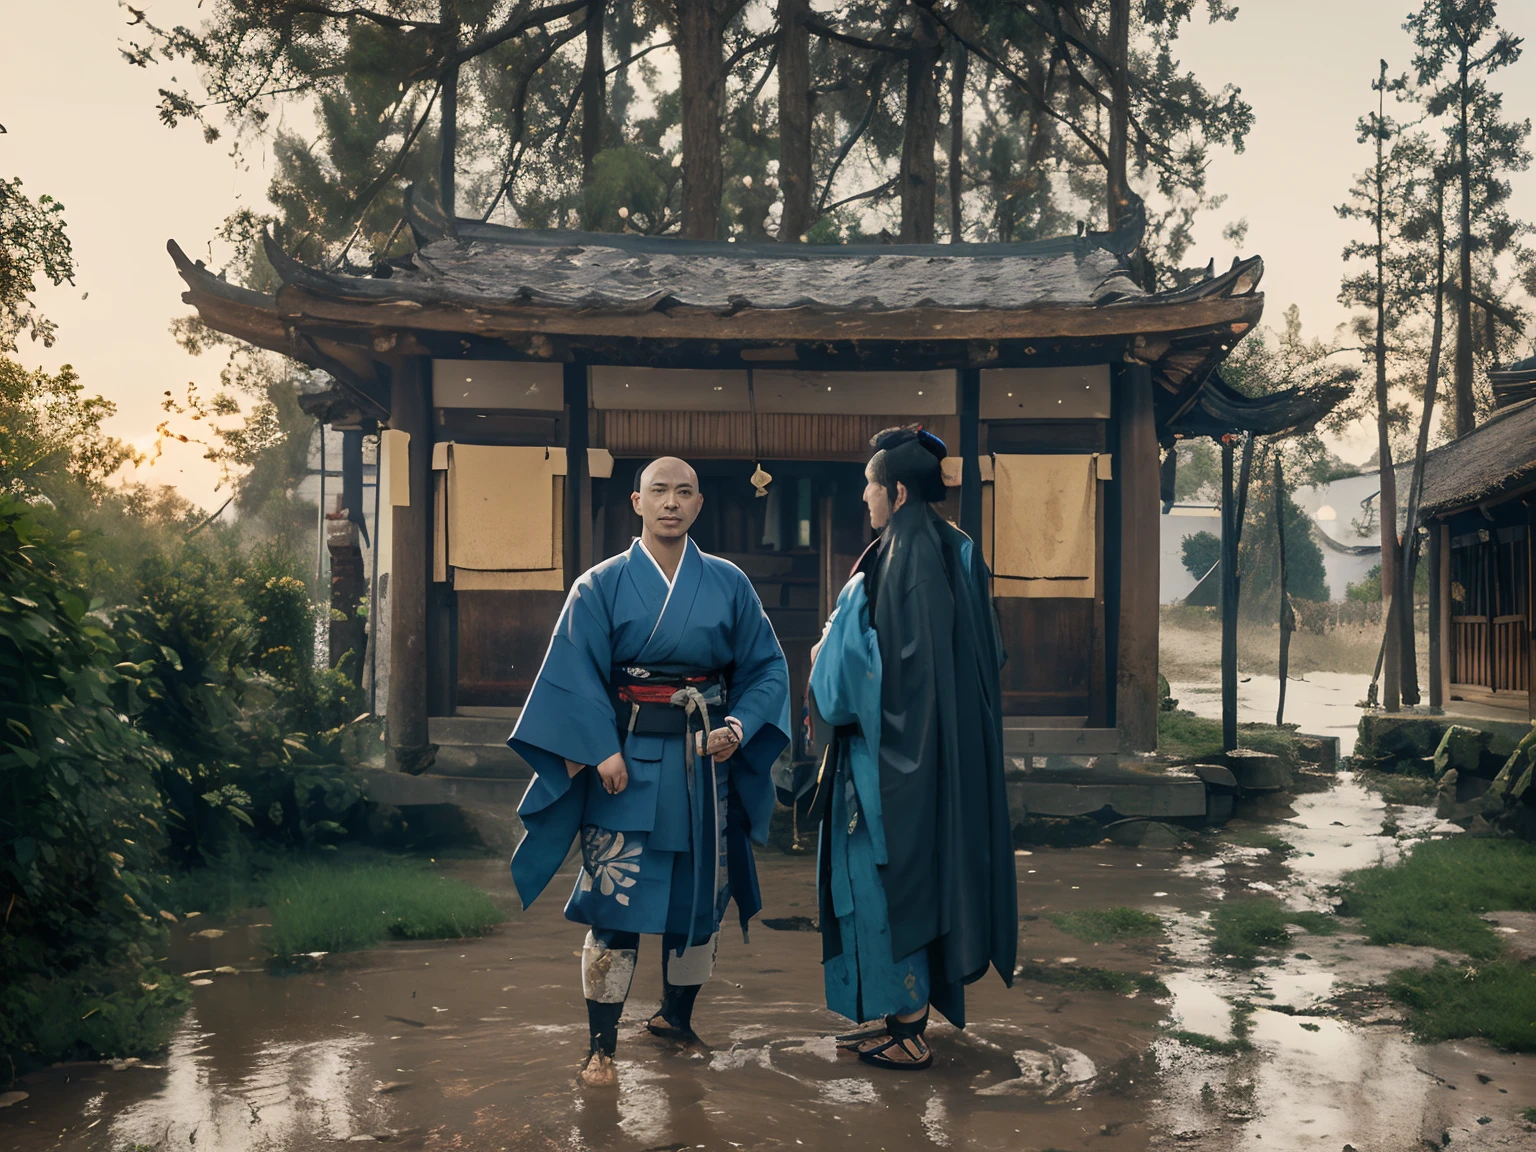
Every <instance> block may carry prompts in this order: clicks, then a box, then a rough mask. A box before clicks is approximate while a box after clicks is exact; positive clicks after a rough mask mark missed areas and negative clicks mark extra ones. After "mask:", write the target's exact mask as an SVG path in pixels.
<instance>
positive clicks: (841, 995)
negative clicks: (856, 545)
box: [811, 573, 929, 1020]
mask: <svg viewBox="0 0 1536 1152" xmlns="http://www.w3.org/2000/svg"><path fill="white" fill-rule="evenodd" d="M880 675H881V665H880V644H879V641H878V639H877V638H876V636H875V630H874V628H873V627H871V626H870V621H869V600H868V598H867V596H866V595H865V590H864V576H863V574H862V573H860V574H858V575H856V576H854V577H853V579H852V580H850V581H849V582H848V583H847V585H846V586H845V587H844V588H843V591H842V593H841V594H840V595H839V596H838V598H837V607H836V608H835V609H834V611H833V613H832V617H831V619H829V620H828V621H827V629H826V634H825V636H824V638H823V640H822V645H821V652H820V654H819V656H818V657H817V660H816V666H815V667H814V668H813V669H812V670H811V692H812V694H813V695H814V696H815V698H816V706H817V711H818V712H820V714H821V716H822V718H823V719H824V720H826V721H827V723H829V724H834V725H837V726H839V727H840V728H844V729H845V731H848V735H847V736H846V741H847V743H846V745H845V746H844V748H845V749H846V755H847V765H846V770H845V771H843V772H841V773H840V774H839V775H840V777H841V778H840V779H839V780H836V781H831V782H828V783H829V786H830V787H831V793H830V796H829V798H828V806H829V811H828V820H827V825H826V831H825V832H824V833H823V835H822V841H821V849H820V851H819V853H818V854H817V860H818V870H819V872H820V873H821V875H820V876H819V877H818V882H817V888H818V890H819V891H824V892H827V893H828V894H829V896H830V904H831V907H830V909H824V910H823V916H825V915H826V914H827V913H828V912H830V913H831V915H832V916H833V917H834V918H835V919H836V921H837V932H836V935H837V938H838V940H839V944H840V950H839V951H837V952H836V953H835V954H832V955H827V956H825V957H824V959H823V963H822V977H823V980H824V981H825V984H826V993H827V1007H828V1008H830V1009H832V1011H834V1012H837V1013H840V1014H841V1015H843V1016H846V1017H848V1019H850V1020H873V1019H875V1018H877V1017H880V1016H889V1015H894V1014H896V1013H901V1012H913V1011H916V1010H917V1009H919V1008H921V1007H922V1006H923V1005H924V1004H926V1003H928V998H929V973H928V953H927V951H926V950H925V949H920V950H918V951H917V952H914V953H912V954H911V955H910V956H906V957H903V958H901V959H899V960H897V959H893V957H892V955H891V925H890V916H889V913H888V910H887V908H886V901H885V889H884V887H883V885H882V884H881V880H880V872H879V869H880V866H881V865H884V864H886V863H887V861H888V856H887V853H886V847H885V821H884V819H883V818H882V812H881V800H880V765H879V759H878V757H879V748H880V723H881V718H880ZM842 750H843V749H838V751H842Z"/></svg>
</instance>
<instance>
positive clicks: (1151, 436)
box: [1112, 364, 1161, 752]
mask: <svg viewBox="0 0 1536 1152" xmlns="http://www.w3.org/2000/svg"><path fill="white" fill-rule="evenodd" d="M1113 371H1114V385H1115V388H1114V396H1113V401H1114V404H1115V407H1116V409H1117V410H1118V414H1119V419H1118V420H1117V421H1116V425H1115V428H1116V435H1115V440H1116V442H1115V460H1114V465H1113V467H1114V481H1113V483H1114V484H1115V485H1116V486H1117V487H1118V488H1119V490H1120V501H1119V506H1120V517H1119V525H1118V528H1119V545H1120V546H1119V562H1120V582H1119V583H1120V587H1119V593H1120V596H1119V601H1120V602H1119V604H1118V606H1116V609H1112V610H1117V611H1118V615H1119V620H1120V628H1119V635H1118V637H1117V640H1116V653H1115V657H1116V658H1115V725H1116V727H1117V728H1119V729H1120V746H1121V748H1122V749H1124V750H1126V751H1135V752H1152V751H1155V750H1156V749H1157V711H1158V697H1157V628H1158V615H1157V613H1158V569H1159V564H1160V560H1161V556H1160V552H1161V547H1160V542H1159V540H1158V529H1159V527H1160V524H1161V521H1160V518H1159V516H1158V501H1157V496H1158V470H1159V461H1158V451H1157V428H1156V424H1155V417H1154V413H1153V410H1152V372H1151V369H1149V368H1148V367H1147V366H1146V365H1145V364H1117V365H1115V367H1114V370H1113Z"/></svg>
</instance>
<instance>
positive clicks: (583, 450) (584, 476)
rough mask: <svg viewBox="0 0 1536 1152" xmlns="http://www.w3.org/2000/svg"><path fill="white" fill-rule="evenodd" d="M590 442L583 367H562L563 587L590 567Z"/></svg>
mask: <svg viewBox="0 0 1536 1152" xmlns="http://www.w3.org/2000/svg"><path fill="white" fill-rule="evenodd" d="M591 442H592V436H591V430H590V429H589V427H588V412H587V366H586V365H585V364H567V365H565V586H566V587H567V588H569V587H570V586H571V585H572V584H574V583H575V582H576V578H577V577H578V576H580V575H581V574H582V573H583V572H585V571H586V570H587V569H588V568H590V567H592V477H591V474H590V471H589V469H588V468H587V448H588V446H589V445H590V444H591Z"/></svg>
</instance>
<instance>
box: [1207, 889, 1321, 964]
mask: <svg viewBox="0 0 1536 1152" xmlns="http://www.w3.org/2000/svg"><path fill="white" fill-rule="evenodd" d="M1293 924H1294V925H1296V926H1297V927H1300V928H1302V929H1304V930H1305V931H1307V932H1310V933H1312V934H1313V935H1314V936H1328V935H1331V934H1332V933H1333V932H1335V931H1337V930H1338V924H1337V923H1336V922H1335V921H1334V919H1333V917H1331V916H1326V915H1324V914H1323V913H1321V912H1294V911H1292V910H1291V909H1289V908H1287V907H1286V906H1285V905H1284V904H1281V903H1280V902H1279V901H1278V900H1265V899H1262V898H1255V899H1251V900H1228V901H1225V902H1224V903H1222V904H1220V905H1218V906H1217V907H1216V909H1215V910H1214V911H1213V912H1212V913H1211V929H1212V932H1213V937H1212V939H1211V951H1212V952H1214V953H1216V955H1218V956H1222V957H1225V958H1227V959H1231V960H1237V961H1241V962H1245V963H1247V962H1251V961H1253V960H1254V959H1255V958H1256V957H1257V956H1258V954H1259V952H1260V951H1261V950H1263V949H1267V948H1283V947H1285V945H1286V944H1288V943H1289V942H1290V939H1291V925H1293Z"/></svg>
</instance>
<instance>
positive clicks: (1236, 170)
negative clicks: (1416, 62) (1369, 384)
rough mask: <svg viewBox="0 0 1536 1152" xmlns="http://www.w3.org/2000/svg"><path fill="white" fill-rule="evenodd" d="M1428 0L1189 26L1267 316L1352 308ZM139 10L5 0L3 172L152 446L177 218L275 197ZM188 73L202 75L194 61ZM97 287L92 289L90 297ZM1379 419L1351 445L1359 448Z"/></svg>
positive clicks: (1514, 8)
mask: <svg viewBox="0 0 1536 1152" xmlns="http://www.w3.org/2000/svg"><path fill="white" fill-rule="evenodd" d="M1415 4H1416V0H1248V2H1246V3H1243V4H1242V5H1241V11H1240V14H1239V16H1238V18H1237V20H1236V22H1234V23H1232V24H1217V25H1214V26H1208V25H1206V24H1204V23H1199V24H1197V25H1195V26H1194V27H1193V28H1192V29H1191V30H1190V31H1189V33H1188V34H1187V35H1186V36H1185V37H1184V39H1183V40H1182V41H1181V48H1180V55H1181V57H1182V59H1183V61H1184V63H1185V64H1186V65H1188V66H1189V67H1191V68H1193V69H1195V70H1196V71H1197V72H1199V73H1200V74H1201V75H1202V76H1203V77H1204V78H1205V79H1206V80H1207V82H1208V83H1210V84H1213V85H1215V84H1219V83H1221V82H1223V81H1231V82H1233V83H1235V84H1237V85H1239V86H1240V87H1241V88H1242V90H1243V95H1244V97H1245V98H1246V99H1247V100H1248V101H1249V102H1250V103H1252V104H1253V106H1254V109H1255V115H1256V126H1255V128H1254V131H1253V132H1252V134H1251V135H1250V137H1249V140H1248V146H1247V150H1246V151H1245V152H1244V153H1243V154H1241V155H1232V154H1219V155H1217V156H1216V157H1215V158H1214V160H1213V162H1212V164H1211V170H1210V184H1211V187H1212V189H1213V190H1215V191H1220V192H1225V193H1226V194H1227V195H1228V197H1229V199H1228V201H1227V203H1226V205H1225V206H1224V207H1223V208H1222V209H1221V211H1220V212H1219V213H1217V214H1215V215H1214V216H1213V217H1212V218H1211V219H1210V220H1209V221H1208V222H1207V223H1206V224H1205V226H1203V227H1202V228H1201V229H1200V230H1199V231H1198V232H1197V236H1196V239H1197V244H1196V250H1195V252H1193V253H1191V263H1204V262H1205V260H1206V259H1207V258H1208V257H1211V256H1214V257H1216V260H1217V264H1218V266H1219V267H1225V266H1226V264H1227V263H1228V262H1229V261H1230V259H1231V257H1232V255H1233V254H1234V253H1233V252H1232V250H1231V249H1230V248H1229V247H1228V246H1227V245H1226V244H1224V243H1223V242H1222V241H1221V239H1220V226H1221V225H1222V224H1225V223H1227V222H1228V221H1230V220H1235V219H1238V218H1240V217H1241V218H1246V219H1247V220H1248V223H1249V231H1248V236H1247V239H1246V241H1245V243H1244V245H1243V250H1244V253H1245V254H1253V253H1257V254H1259V255H1262V256H1263V257H1264V258H1265V267H1266V273H1265V278H1264V284H1263V288H1264V291H1265V293H1266V295H1267V318H1268V320H1269V321H1270V322H1271V323H1278V322H1279V317H1280V313H1281V312H1282V311H1283V310H1284V309H1285V307H1286V306H1287V305H1289V304H1291V303H1296V304H1298V305H1299V306H1300V308H1301V314H1302V319H1303V322H1304V324H1305V326H1306V328H1307V329H1308V331H1309V332H1311V333H1313V334H1317V335H1326V334H1327V333H1328V332H1329V331H1331V330H1332V329H1333V328H1334V326H1335V325H1337V324H1339V323H1341V322H1342V321H1343V320H1344V315H1345V314H1344V310H1343V309H1342V308H1341V307H1340V306H1339V305H1338V303H1337V302H1336V301H1335V295H1336V293H1337V291H1338V283H1339V279H1340V262H1339V253H1340V250H1341V249H1342V248H1343V246H1344V244H1345V242H1346V241H1347V239H1348V238H1349V235H1350V232H1349V227H1348V225H1347V224H1346V223H1345V222H1344V221H1342V220H1340V219H1339V218H1338V216H1337V214H1336V213H1335V212H1334V206H1335V205H1336V204H1339V203H1341V202H1342V201H1343V199H1344V197H1345V194H1346V192H1347V190H1348V187H1349V184H1350V181H1351V179H1352V178H1353V175H1354V173H1355V172H1356V171H1357V170H1359V169H1361V168H1362V167H1364V165H1365V163H1366V161H1367V156H1366V152H1365V149H1364V148H1363V146H1361V145H1358V144H1357V143H1356V142H1355V129H1354V126H1355V121H1356V120H1357V118H1358V117H1359V116H1360V115H1361V114H1362V113H1363V112H1365V111H1367V110H1368V108H1369V107H1370V101H1371V97H1372V93H1371V90H1370V82H1371V80H1372V79H1373V78H1374V77H1375V75H1376V70H1377V63H1376V62H1377V60H1378V59H1379V58H1381V57H1383V56H1385V58H1386V59H1387V61H1388V64H1389V66H1390V67H1391V69H1392V70H1393V71H1394V72H1395V71H1399V70H1402V69H1406V68H1407V66H1408V61H1409V53H1410V49H1409V44H1408V39H1407V36H1406V34H1405V33H1403V31H1402V28H1401V25H1402V22H1403V19H1404V17H1405V16H1406V14H1407V13H1408V11H1409V9H1410V7H1413V6H1415ZM141 6H142V7H145V8H147V9H148V10H149V12H150V13H151V15H152V17H153V19H155V21H156V22H157V23H159V24H161V25H162V26H164V25H171V24H177V23H186V24H194V23H196V21H197V19H198V12H197V3H196V0H145V2H144V3H143V4H142V5H141ZM1500 9H1501V13H1500V14H1501V19H1502V22H1503V24H1504V26H1505V27H1506V28H1508V29H1509V30H1510V31H1512V32H1514V33H1515V34H1517V35H1523V36H1525V37H1526V40H1527V44H1526V55H1525V57H1524V58H1523V59H1522V60H1521V61H1520V63H1519V64H1517V65H1516V66H1515V67H1514V68H1513V69H1509V70H1507V71H1506V72H1504V73H1503V74H1502V76H1501V78H1500V81H1499V83H1500V86H1501V88H1502V90H1503V92H1504V93H1505V106H1506V108H1507V109H1508V110H1509V111H1510V112H1511V113H1513V114H1517V115H1522V116H1533V115H1536V3H1532V2H1530V0H1504V3H1502V4H1501V5H1500ZM126 20H127V17H126V13H124V12H123V11H122V10H121V9H119V7H118V6H117V3H116V0H52V2H51V3H47V4H44V3H38V2H35V0H0V124H4V125H5V127H6V128H7V129H8V134H6V135H3V136H0V175H5V176H7V177H10V176H20V177H21V178H22V180H23V181H24V187H25V191H26V192H27V193H28V194H29V195H32V196H34V197H35V196H37V195H39V194H42V193H45V192H46V193H48V194H50V195H52V196H54V197H56V198H57V199H59V200H61V201H62V202H63V203H64V204H65V206H66V208H67V209H68V212H67V216H66V219H67V220H68V223H69V234H70V237H71V240H72V241H73V243H74V250H75V257H76V266H77V274H76V284H75V287H74V288H72V289H71V288H70V287H68V286H67V285H66V286H65V287H64V288H62V289H53V288H51V287H45V288H44V290H43V291H41V292H40V293H39V302H40V304H41V305H42V307H43V309H44V311H45V312H46V314H47V315H49V316H50V317H51V318H52V319H54V320H55V321H57V322H58V324H59V327H60V332H59V339H58V342H57V344H56V345H55V346H54V347H53V348H44V347H42V345H40V344H31V343H26V342H25V341H24V342H23V346H22V348H21V350H20V359H21V360H22V362H23V363H24V364H26V365H28V366H29V367H39V366H40V367H45V368H48V369H50V370H53V369H56V368H57V367H58V366H59V365H60V364H64V363H70V364H73V365H74V366H75V368H76V369H77V370H78V371H79V372H80V373H81V376H82V378H83V381H84V383H85V385H86V387H87V389H88V390H90V391H94V392H100V393H102V394H103V395H105V396H107V397H108V398H109V399H111V400H113V401H115V402H116V404H117V406H118V414H117V416H116V417H115V418H114V420H113V421H112V423H111V425H110V429H111V431H112V432H114V433H115V434H117V435H119V436H121V437H123V438H124V439H126V440H129V441H131V442H133V443H134V444H136V445H138V446H139V447H141V448H144V449H148V448H149V447H150V446H151V445H152V444H153V442H154V439H155V426H156V424H157V423H158V422H159V420H160V419H161V415H162V414H161V411H160V406H159V405H160V401H161V399H162V397H163V394H164V392H165V391H166V390H167V389H170V390H172V391H175V392H176V393H177V394H178V395H180V394H181V393H182V392H183V391H184V390H185V387H186V384H187V382H188V381H196V382H197V383H198V384H199V385H200V387H201V388H202V389H203V391H204V393H205V394H211V393H212V392H213V391H214V389H215V387H216V385H217V378H218V369H219V366H220V360H219V358H218V357H216V356H205V357H202V358H194V357H190V356H188V355H186V354H185V353H184V352H182V351H181V349H180V348H178V347H177V346H176V344H175V342H174V341H173V340H172V338H171V336H170V334H169V332H168V329H167V326H168V325H169V323H170V321H171V319H172V318H173V317H175V316H178V315H181V314H183V313H184V312H185V311H186V310H187V309H186V307H185V305H183V304H182V303H181V299H180V294H181V290H182V283H181V280H180V278H179V277H178V276H177V275H176V272H175V269H174V268H173V267H172V265H171V261H170V258H169V257H168V256H167V255H166V252H165V242H166V240H167V239H170V238H172V237H174V238H175V239H176V240H177V241H178V242H179V243H180V244H181V246H182V247H183V248H184V249H185V250H186V251H187V252H188V253H189V254H191V255H193V256H197V255H202V254H205V253H206V251H207V244H208V242H209V240H211V239H212V237H213V235H214V233H215V231H216V230H217V228H218V226H219V224H220V223H221V222H222V221H223V219H224V217H225V216H227V215H228V214H229V213H230V212H231V211H233V210H234V209H235V208H237V207H238V206H240V205H241V204H246V203H254V204H256V205H257V206H258V207H259V206H260V205H262V204H263V203H264V190H265V188H266V185H267V182H268V180H269V178H270V174H269V173H268V172H267V171H264V170H263V169H262V167H261V165H262V164H263V163H264V160H265V157H264V155H263V154H262V153H261V151H260V149H259V148H251V149H250V150H249V152H250V154H249V156H248V160H249V162H250V164H251V167H250V169H249V170H246V171H237V170H236V169H235V167H234V165H233V163H232V162H231V160H230V157H229V149H228V145H227V143H225V142H222V141H221V142H219V143H216V144H213V145H208V144H205V143H203V140H202V137H201V135H200V133H199V132H198V131H197V129H196V128H194V127H190V126H183V127H182V128H179V129H177V130H175V131H172V130H169V129H167V128H165V127H164V126H162V125H161V124H160V122H159V120H158V119H157V116H156V112H155V104H156V101H157V99H158V97H157V94H156V90H157V89H158V88H159V87H161V86H169V75H170V72H174V71H175V70H174V69H172V70H169V71H168V72H166V73H164V74H157V73H155V72H154V71H149V72H146V71H144V70H141V69H137V68H131V67H129V66H128V65H127V64H126V63H124V62H123V60H122V58H121V57H120V56H119V55H118V49H119V43H120V39H121V38H122V36H123V35H124V25H125V24H126ZM183 79H186V77H183ZM1513 209H1514V212H1515V214H1516V215H1519V216H1521V217H1523V218H1525V219H1527V220H1536V173H1531V172H1527V173H1523V174H1520V175H1517V176H1516V177H1515V198H1514V205H1513ZM82 295H86V296H87V297H88V298H85V299H82ZM1372 442H1373V441H1372V438H1371V437H1370V436H1368V435H1362V436H1360V437H1358V438H1353V439H1351V441H1349V442H1347V443H1346V444H1344V445H1342V446H1341V449H1342V451H1343V453H1344V455H1346V457H1348V458H1350V459H1353V460H1356V461H1361V460H1363V459H1364V458H1365V457H1366V456H1367V455H1368V454H1369V452H1370V451H1371V446H1372ZM200 454H201V453H200V450H198V449H194V448H188V447H183V446H176V447H174V448H171V449H168V450H167V454H166V455H165V456H164V457H162V459H161V460H160V462H159V463H158V464H156V466H155V467H154V469H153V470H150V471H147V472H145V473H143V476H142V478H144V479H148V480H153V481H158V482H163V483H168V484H174V485H176V486H177V487H179V488H180V489H181V490H182V492H183V493H184V494H185V495H186V496H188V497H189V498H191V499H192V500H194V501H197V502H199V503H201V504H204V505H209V504H211V503H212V502H213V501H214V499H215V496H214V486H215V484H216V482H217V476H216V473H215V471H214V469H213V467H212V465H210V464H208V463H207V462H205V461H203V460H202V459H200Z"/></svg>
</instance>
